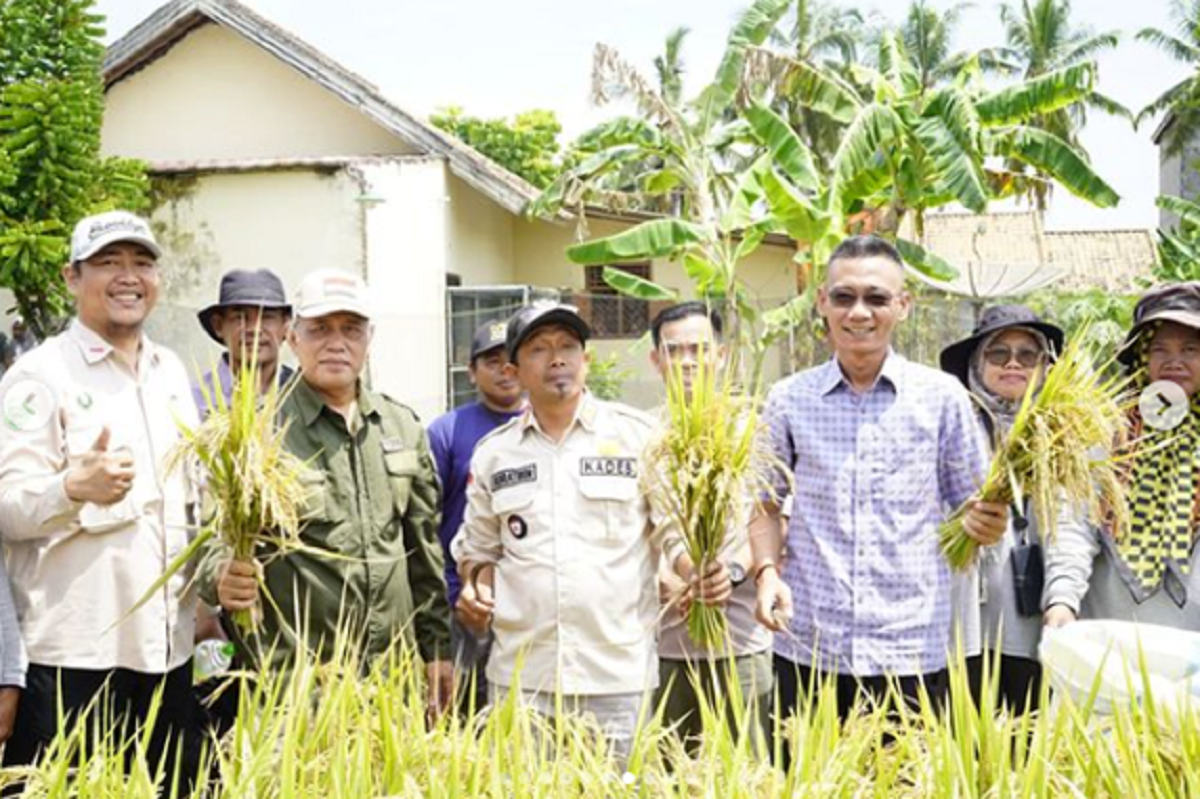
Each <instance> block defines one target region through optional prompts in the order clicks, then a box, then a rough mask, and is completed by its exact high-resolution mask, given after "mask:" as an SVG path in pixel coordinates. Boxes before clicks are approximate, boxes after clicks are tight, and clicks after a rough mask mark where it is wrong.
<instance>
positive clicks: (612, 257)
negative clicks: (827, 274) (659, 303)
mask: <svg viewBox="0 0 1200 799" xmlns="http://www.w3.org/2000/svg"><path fill="white" fill-rule="evenodd" d="M788 6H789V0H757V1H756V2H755V3H754V4H753V5H752V6H751V7H750V8H749V9H748V10H747V11H746V12H744V13H743V14H742V16H741V17H740V19H739V20H738V21H737V23H736V24H735V26H734V28H733V30H732V32H731V33H730V36H729V41H728V45H727V47H726V51H725V54H724V56H723V58H722V60H721V63H720V65H719V67H718V69H717V72H716V76H715V78H714V80H713V81H712V83H710V84H709V85H708V86H707V87H706V88H705V89H704V90H703V91H702V92H701V93H700V94H699V95H698V96H697V97H695V98H694V99H692V100H691V101H690V102H682V101H677V100H675V99H673V98H672V97H669V96H666V97H664V96H663V95H662V94H661V93H659V92H658V91H656V90H655V89H654V88H653V85H652V83H651V81H649V80H647V79H646V78H645V77H643V76H642V75H641V74H640V73H639V72H638V71H637V70H636V69H635V68H634V67H632V66H631V65H630V64H628V63H627V62H625V61H624V60H622V59H621V57H620V56H619V55H618V54H617V53H616V51H614V50H612V49H611V48H608V47H606V46H604V45H599V46H597V48H596V56H595V61H594V65H593V94H594V96H595V99H596V100H597V101H598V102H600V103H603V102H607V101H609V100H610V99H612V98H614V97H625V98H628V99H631V100H633V101H634V103H636V105H637V108H638V111H639V116H638V117H636V118H633V117H619V118H617V119H615V120H612V121H610V122H607V123H604V124H603V125H601V126H599V127H598V128H596V129H594V130H592V131H590V132H589V133H587V134H585V136H584V137H583V138H582V140H583V142H585V143H586V144H587V146H588V149H587V150H585V151H584V152H583V153H582V155H579V154H577V155H576V156H575V157H576V159H577V163H576V165H575V166H574V167H573V168H571V169H568V170H566V171H565V172H564V173H563V175H562V176H560V178H559V179H558V180H557V181H556V182H555V183H554V184H553V185H551V186H550V187H548V188H547V190H546V191H545V192H544V193H543V194H542V196H541V197H540V198H539V199H538V200H537V202H535V203H534V205H533V206H532V207H531V212H532V213H535V214H546V213H552V212H554V211H556V210H558V209H559V208H562V207H564V206H566V207H571V208H574V209H577V210H578V211H579V212H580V215H581V217H582V216H583V215H584V214H586V208H587V206H588V205H591V204H595V205H602V206H604V207H606V208H618V209H630V208H634V209H641V210H646V209H650V210H665V208H669V210H670V211H671V212H672V215H671V216H669V217H664V218H660V219H653V220H650V221H647V222H643V223H642V224H640V225H637V226H636V227H633V228H631V229H629V230H627V231H624V232H622V233H620V234H617V235H615V236H611V237H607V238H602V239H597V240H593V241H587V242H583V243H581V244H578V245H576V246H574V247H571V248H570V249H568V251H567V256H568V258H569V259H570V260H571V261H573V262H575V263H578V264H584V265H599V264H612V263H618V262H621V261H629V260H648V259H654V258H668V259H671V260H673V261H678V262H680V263H681V264H682V266H683V269H684V271H685V272H686V274H687V275H688V277H689V279H690V280H691V281H692V283H693V284H694V287H695V290H696V293H697V294H698V295H699V296H701V297H704V298H706V299H708V300H710V301H712V302H714V303H717V304H720V305H722V306H723V307H724V310H725V311H726V314H727V316H728V317H729V320H728V321H729V324H728V328H729V330H730V333H731V337H732V340H733V341H734V342H735V343H736V344H737V345H738V346H735V347H733V348H732V352H733V353H735V355H734V359H735V361H736V363H735V365H736V366H737V367H738V368H742V367H747V368H745V369H743V374H744V376H745V377H746V379H747V380H748V381H749V382H751V383H754V382H756V380H757V376H758V375H759V374H760V372H761V365H762V361H763V357H764V356H765V353H766V350H767V348H768V347H769V346H770V344H771V342H772V341H773V340H774V337H776V336H778V335H781V334H782V333H783V332H784V331H785V330H786V329H787V327H788V326H789V325H790V324H793V323H794V322H795V321H797V320H799V319H801V318H803V317H804V314H805V310H806V308H807V305H808V303H809V302H810V301H811V296H810V295H807V294H806V295H803V296H801V297H799V298H797V299H796V300H795V301H793V302H792V303H791V304H789V305H788V306H785V307H784V308H781V309H775V310H774V311H770V312H767V313H761V312H760V311H759V309H758V308H757V306H756V304H755V302H754V298H753V296H752V294H751V292H750V291H749V290H748V289H747V288H746V287H745V286H744V285H743V284H742V282H740V281H739V279H738V274H737V269H738V264H739V263H740V262H741V261H743V260H744V259H745V258H746V257H748V256H749V255H750V254H751V253H753V252H754V251H755V250H756V249H757V248H758V247H759V246H760V245H761V244H762V242H763V240H764V238H765V237H766V236H767V235H768V234H771V233H786V234H788V235H789V236H791V237H792V238H793V239H795V240H796V241H797V242H798V246H799V252H798V254H797V260H798V261H801V262H803V263H821V262H823V261H824V260H825V259H826V258H827V257H828V254H829V252H831V250H832V247H833V246H835V245H836V243H837V240H838V238H839V237H838V235H837V233H838V228H837V226H836V224H835V220H834V219H833V218H832V217H831V216H830V214H829V213H828V211H827V208H826V205H825V203H824V201H823V200H822V199H821V198H822V196H825V197H827V196H828V191H827V186H826V184H825V181H824V180H823V178H822V177H821V175H820V174H819V172H818V170H817V169H816V167H815V166H814V162H813V157H812V153H811V152H810V151H809V149H808V147H807V146H805V145H804V143H803V142H802V141H801V140H800V139H799V138H798V137H797V136H796V134H795V133H794V132H793V131H792V129H791V128H790V127H789V126H788V125H787V123H786V122H784V120H783V119H781V118H780V117H779V116H778V115H777V114H776V113H775V112H773V111H771V110H770V109H769V108H767V107H766V106H765V105H762V104H758V103H756V104H753V105H751V106H750V107H749V108H746V109H739V107H738V102H737V101H738V97H739V91H740V89H741V88H742V79H743V75H744V73H745V69H746V58H747V54H748V52H749V51H750V49H751V48H752V47H755V46H758V45H761V44H762V42H763V41H764V40H765V39H766V37H767V36H768V35H769V33H770V32H771V30H772V29H774V27H775V26H776V24H777V23H778V21H779V19H780V17H781V16H782V15H783V14H784V12H785V11H786V10H787V8H788ZM577 153H578V149H577ZM604 279H605V281H606V282H607V283H608V284H609V285H610V286H613V287H614V288H616V289H618V290H619V291H622V292H624V293H626V294H629V295H632V296H634V297H638V298H641V299H651V300H655V299H675V298H676V293H675V292H674V291H672V290H671V289H668V288H666V287H664V286H661V285H659V284H656V283H653V282H651V281H648V280H644V279H640V278H637V277H633V276H630V275H627V274H625V273H623V272H620V271H618V270H614V269H606V270H605V272H604ZM743 354H747V355H749V356H750V357H749V359H748V360H746V359H744V358H742V355H743Z"/></svg>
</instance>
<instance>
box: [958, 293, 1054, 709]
mask: <svg viewBox="0 0 1200 799" xmlns="http://www.w3.org/2000/svg"><path fill="white" fill-rule="evenodd" d="M1062 343H1063V333H1062V331H1061V330H1059V329H1058V328H1057V327H1055V326H1054V325H1050V324H1047V323H1045V322H1043V321H1041V320H1040V319H1039V318H1038V317H1037V315H1036V314H1034V312H1033V311H1031V310H1029V309H1028V308H1026V307H1025V306H1023V305H999V306H995V307H992V308H988V309H987V310H986V311H984V313H983V315H982V316H981V317H980V320H979V324H978V325H977V326H976V328H975V330H974V331H973V332H972V334H971V336H970V337H968V338H966V339H963V340H962V341H959V342H956V343H954V344H951V345H950V346H949V347H947V348H946V349H945V350H943V351H942V354H941V365H942V370H943V371H946V372H949V373H950V374H952V375H954V376H955V377H957V378H958V379H959V380H961V381H962V383H963V385H965V386H966V387H967V389H968V390H969V391H970V392H971V394H972V396H973V397H974V398H975V400H976V404H977V405H978V407H979V416H980V422H981V424H983V426H984V428H985V429H986V430H987V432H988V435H989V438H990V440H991V441H992V442H993V447H995V446H996V445H997V444H998V443H999V442H1000V441H1002V440H1003V438H1004V436H1006V435H1007V434H1008V430H1009V428H1010V427H1011V426H1012V423H1013V419H1014V418H1015V417H1016V414H1017V410H1018V409H1019V408H1020V407H1021V400H1022V399H1023V398H1024V396H1025V393H1026V391H1027V390H1029V389H1030V387H1031V386H1032V387H1033V390H1035V391H1036V390H1037V388H1038V386H1039V385H1040V379H1041V376H1042V375H1044V373H1045V370H1046V368H1047V367H1048V366H1049V364H1050V362H1051V360H1052V359H1053V357H1054V354H1055V353H1056V352H1058V351H1059V350H1060V349H1061V348H1062ZM1035 382H1036V385H1035ZM1029 510H1030V509H1029V508H1028V507H1014V508H1012V513H1011V514H1010V521H1009V527H1008V530H1007V531H1006V532H1005V535H1004V537H1003V538H1001V539H1000V541H999V542H998V543H997V544H995V545H994V546H991V547H985V548H983V549H981V550H980V555H979V563H978V578H979V579H978V589H977V596H976V597H970V598H967V599H963V600H961V601H962V602H965V603H970V604H971V605H972V607H969V608H966V609H965V615H966V620H965V621H964V629H969V627H970V624H971V623H972V622H973V618H972V617H971V615H970V614H971V613H972V612H974V611H975V610H976V609H977V611H978V622H979V635H980V639H981V640H980V643H981V645H982V647H983V654H982V655H973V656H970V657H968V658H967V672H968V677H969V679H970V682H971V691H972V694H973V695H974V696H975V699H976V701H978V700H979V698H980V696H981V694H982V675H983V659H984V658H985V657H988V658H991V659H992V661H993V663H995V665H996V667H997V668H998V669H999V672H1000V673H999V680H998V681H999V694H1000V695H999V698H1000V701H1001V702H1002V703H1003V704H1004V705H1005V706H1007V707H1008V708H1010V709H1012V710H1014V711H1016V712H1022V713H1023V712H1026V711H1028V710H1034V709H1036V707H1037V702H1038V697H1039V695H1040V692H1041V675H1042V669H1041V665H1040V664H1039V663H1038V659H1037V653H1038V643H1039V642H1040V641H1041V632H1042V619H1041V607H1042V605H1041V599H1042V591H1041V589H1042V577H1043V571H1042V555H1041V549H1040V547H1041V539H1040V536H1039V535H1038V532H1037V530H1036V524H1035V520H1034V518H1033V516H1032V514H1030V512H1029ZM976 602H977V603H978V607H977V608H976V607H974V606H973V605H974V603H976ZM966 637H968V638H969V637H970V636H969V635H967V636H966ZM968 646H969V644H968ZM968 654H971V651H970V650H968Z"/></svg>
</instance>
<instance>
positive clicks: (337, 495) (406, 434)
mask: <svg viewBox="0 0 1200 799" xmlns="http://www.w3.org/2000/svg"><path fill="white" fill-rule="evenodd" d="M358 410H359V414H360V417H361V420H362V424H361V426H360V427H359V429H358V431H357V433H356V434H354V435H351V434H350V432H349V430H348V428H347V427H346V423H345V420H344V418H343V417H342V416H341V415H340V414H338V413H337V412H335V411H333V410H331V409H329V408H327V407H326V406H325V403H324V401H323V400H321V398H320V396H319V395H318V394H317V393H316V392H315V391H313V390H312V389H311V388H309V386H308V384H307V383H305V382H304V381H303V379H298V380H297V384H296V386H295V389H294V390H293V391H292V392H291V394H290V395H289V396H288V397H287V399H286V400H285V402H284V404H283V406H282V408H281V409H280V416H281V418H282V420H284V421H286V423H287V424H288V429H287V433H286V438H285V442H286V446H287V448H288V450H290V451H291V452H292V453H294V454H295V455H296V456H297V457H299V458H300V459H301V460H303V461H305V462H306V463H307V464H308V468H307V469H306V471H305V476H304V481H305V483H306V486H305V487H306V489H307V491H306V495H307V500H306V503H305V508H304V518H305V523H304V526H303V528H302V529H301V538H302V540H303V542H304V544H305V545H306V546H307V547H308V548H310V550H311V551H293V552H289V553H288V554H286V555H283V556H275V555H273V553H269V552H264V553H263V554H262V556H261V557H260V560H262V561H263V563H264V582H265V585H266V588H267V591H268V592H269V594H270V598H269V599H268V598H267V597H263V598H262V600H261V602H260V605H261V607H262V611H263V620H262V623H261V626H260V630H259V633H258V636H257V637H258V640H257V641H239V642H238V643H239V644H241V645H242V648H243V651H244V652H245V653H246V654H247V655H248V656H249V657H250V658H251V660H256V661H264V660H269V661H270V662H269V663H267V662H260V665H263V666H273V667H276V668H286V667H287V666H288V665H289V664H290V663H292V662H293V660H294V656H295V654H294V653H295V647H296V639H295V635H294V634H293V631H298V630H301V629H303V630H304V639H305V642H306V644H307V646H308V647H309V649H310V651H312V652H314V653H316V654H317V655H318V656H319V657H320V658H322V659H329V658H330V657H331V656H332V655H333V652H334V638H335V636H336V635H337V634H338V633H339V631H341V630H350V631H353V634H354V636H355V638H356V642H355V643H356V646H357V648H358V650H359V651H360V653H361V654H362V655H363V656H364V658H365V660H364V663H366V662H369V661H370V660H371V659H372V658H374V657H376V656H378V655H380V654H381V653H383V652H385V651H386V650H387V649H388V648H389V647H390V646H391V645H392V644H393V643H394V642H396V641H398V640H405V641H407V642H408V643H410V644H415V645H416V647H417V650H418V651H419V652H420V654H421V656H422V657H423V658H424V659H425V660H427V661H428V660H432V659H439V658H440V659H445V658H447V657H449V649H450V646H449V645H450V608H449V606H448V604H447V601H446V583H445V578H444V576H443V572H442V568H443V567H442V547H441V544H440V543H439V541H438V522H439V509H440V507H441V504H440V495H441V490H440V487H439V483H438V477H437V471H436V470H435V468H434V464H433V459H432V457H431V456H430V453H429V445H428V441H427V439H426V437H425V431H424V430H423V429H422V428H421V425H420V423H419V422H418V421H417V417H416V415H415V414H414V413H413V412H412V411H411V410H409V409H408V408H407V407H406V406H404V405H401V404H400V403H397V402H394V401H393V400H391V399H390V398H388V397H386V396H384V395H381V394H376V393H373V392H370V391H367V390H365V389H361V388H360V390H359V395H358ZM226 557H227V554H226V553H224V552H221V551H220V550H219V548H215V549H214V551H211V552H210V553H209V554H208V556H207V557H206V558H205V560H204V563H203V565H202V567H201V570H200V578H199V579H200V595H201V597H202V598H204V599H205V600H206V601H207V602H209V603H210V604H214V605H215V604H216V600H217V597H216V578H217V572H218V569H219V568H220V564H221V563H222V562H223V561H224V560H225V558H226ZM297 614H299V620H297ZM272 647H274V649H273V651H272Z"/></svg>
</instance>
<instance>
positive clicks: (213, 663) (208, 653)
mask: <svg viewBox="0 0 1200 799" xmlns="http://www.w3.org/2000/svg"><path fill="white" fill-rule="evenodd" d="M236 651H237V647H235V646H234V645H233V642H232V641H221V640H219V639H217V638H210V639H208V640H207V641H201V642H200V643H198V644H196V653H195V654H194V655H193V656H192V680H193V682H196V683H202V682H204V681H205V680H211V679H212V678H214V677H220V676H221V675H222V674H224V673H225V672H226V671H228V670H229V667H230V666H231V665H232V664H233V653H234V652H236Z"/></svg>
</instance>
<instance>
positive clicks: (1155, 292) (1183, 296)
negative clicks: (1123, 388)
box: [1117, 280, 1200, 367]
mask: <svg viewBox="0 0 1200 799" xmlns="http://www.w3.org/2000/svg"><path fill="white" fill-rule="evenodd" d="M1152 322H1176V323H1178V324H1181V325H1184V326H1185V327H1190V328H1192V329H1193V330H1200V282H1196V281H1194V280H1193V281H1187V282H1185V283H1172V284H1170V285H1167V286H1157V287H1155V288H1152V289H1150V290H1149V291H1147V292H1146V293H1145V294H1143V295H1142V298H1141V299H1140V300H1138V303H1137V306H1135V307H1134V309H1133V327H1131V328H1130V329H1129V334H1128V335H1127V336H1125V343H1124V344H1122V345H1121V350H1120V352H1118V353H1117V360H1119V361H1120V362H1121V363H1123V364H1125V365H1126V366H1130V367H1131V366H1133V365H1134V362H1135V361H1136V359H1137V347H1135V346H1134V344H1135V343H1136V342H1137V340H1138V337H1139V336H1140V335H1141V334H1142V331H1143V330H1145V329H1146V326H1147V325H1149V324H1150V323H1152Z"/></svg>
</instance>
